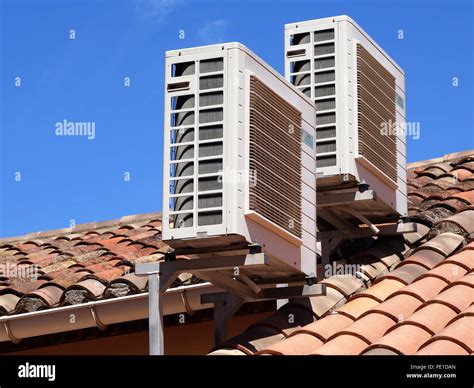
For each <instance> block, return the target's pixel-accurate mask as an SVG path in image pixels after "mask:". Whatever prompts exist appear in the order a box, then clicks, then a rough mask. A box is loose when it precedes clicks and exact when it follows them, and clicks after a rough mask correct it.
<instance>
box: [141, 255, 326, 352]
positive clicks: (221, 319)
mask: <svg viewBox="0 0 474 388" xmlns="http://www.w3.org/2000/svg"><path fill="white" fill-rule="evenodd" d="M258 250H259V249H258V248H255V249H251V252H255V251H258ZM269 264H270V257H268V256H267V255H266V254H264V253H249V254H243V255H234V256H222V257H204V258H200V259H192V260H184V259H182V260H172V261H165V262H153V263H139V264H137V265H136V267H135V274H136V275H138V276H148V293H149V296H148V309H149V314H148V315H149V318H148V324H149V346H150V354H151V355H162V354H164V335H163V295H164V293H165V292H166V290H167V289H168V288H169V287H170V286H171V284H172V283H173V282H174V281H175V280H176V278H177V277H178V276H179V274H181V273H183V272H186V273H192V274H195V275H196V276H198V277H199V278H201V279H203V280H207V281H209V282H211V283H213V284H214V285H216V286H218V287H220V288H222V289H224V290H226V292H223V293H214V294H205V295H202V303H211V302H212V303H213V304H214V320H215V343H216V344H217V345H218V344H221V343H222V342H223V341H225V339H226V338H227V326H228V322H229V320H230V318H231V317H232V316H233V315H234V314H235V312H236V311H237V310H238V309H239V308H240V306H241V305H242V304H243V303H245V302H251V301H264V300H275V299H288V298H298V297H309V296H315V295H320V294H321V293H322V292H323V287H322V286H321V285H319V284H314V279H313V278H309V279H305V278H304V274H303V273H301V275H302V276H299V277H295V278H294V279H293V278H285V279H282V278H275V279H273V280H269V279H266V280H265V279H263V280H262V282H258V283H257V282H256V281H255V280H253V279H251V278H250V277H249V276H247V274H246V271H247V272H248V271H250V270H264V269H266V270H267V271H270V272H271V269H270V268H268V267H269ZM278 283H288V286H287V287H279V288H277V287H276V284H278Z"/></svg>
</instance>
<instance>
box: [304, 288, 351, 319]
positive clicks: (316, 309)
mask: <svg viewBox="0 0 474 388" xmlns="http://www.w3.org/2000/svg"><path fill="white" fill-rule="evenodd" d="M341 301H345V298H344V295H343V294H342V293H341V292H339V291H337V290H336V289H334V288H331V287H327V288H326V295H320V296H315V297H312V298H310V304H311V309H312V310H313V313H314V314H315V315H316V316H317V317H320V316H322V315H324V314H326V313H327V312H328V311H329V310H331V309H332V308H334V307H335V306H336V305H337V304H338V303H340V302H341ZM298 302H300V301H298Z"/></svg>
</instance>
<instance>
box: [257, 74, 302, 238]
mask: <svg viewBox="0 0 474 388" xmlns="http://www.w3.org/2000/svg"><path fill="white" fill-rule="evenodd" d="M250 176H251V177H252V178H253V179H251V181H250V191H249V200H250V209H251V210H254V211H255V212H257V213H259V214H260V215H262V216H263V217H265V218H267V219H268V220H270V221H272V222H273V223H275V224H276V225H278V226H280V227H281V228H283V229H285V230H287V231H288V232H290V233H292V234H293V235H295V236H297V237H299V238H301V179H302V178H301V112H299V111H298V110H297V109H296V108H294V107H293V106H292V105H290V104H289V103H288V102H287V101H285V100H284V99H283V98H282V97H280V96H279V95H278V94H276V93H275V92H274V91H273V90H271V89H270V88H269V87H268V86H266V85H265V84H264V83H263V82H262V81H260V80H259V79H258V78H257V77H255V76H251V77H250Z"/></svg>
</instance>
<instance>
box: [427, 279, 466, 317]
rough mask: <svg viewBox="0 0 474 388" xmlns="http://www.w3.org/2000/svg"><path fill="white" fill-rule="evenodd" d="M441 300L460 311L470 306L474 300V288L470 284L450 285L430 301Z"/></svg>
mask: <svg viewBox="0 0 474 388" xmlns="http://www.w3.org/2000/svg"><path fill="white" fill-rule="evenodd" d="M430 302H431V303H434V302H441V303H445V304H446V305H447V306H449V307H451V308H452V309H453V310H455V311H457V312H458V313H460V312H461V311H463V310H465V309H467V308H468V306H469V305H470V304H471V303H472V302H473V289H472V286H470V285H465V284H453V285H450V286H448V288H447V289H445V290H444V291H443V292H441V293H440V294H439V295H438V296H436V298H434V299H431V300H430V301H428V303H430Z"/></svg>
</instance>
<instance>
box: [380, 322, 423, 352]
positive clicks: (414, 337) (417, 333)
mask: <svg viewBox="0 0 474 388" xmlns="http://www.w3.org/2000/svg"><path fill="white" fill-rule="evenodd" d="M430 338H431V333H430V332H428V331H426V330H425V329H423V328H422V327H421V326H418V325H415V324H411V323H407V322H403V324H401V325H400V326H398V327H396V328H395V329H393V330H391V331H389V332H388V333H387V334H385V335H384V336H383V337H382V338H380V339H379V340H378V341H377V342H376V343H374V346H379V347H387V348H389V349H395V350H397V351H398V352H400V353H401V354H406V355H410V354H415V353H416V351H417V350H418V348H419V347H420V346H421V345H422V344H423V343H424V342H426V341H427V340H428V339H430Z"/></svg>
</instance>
